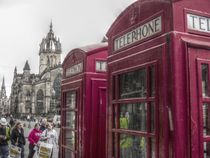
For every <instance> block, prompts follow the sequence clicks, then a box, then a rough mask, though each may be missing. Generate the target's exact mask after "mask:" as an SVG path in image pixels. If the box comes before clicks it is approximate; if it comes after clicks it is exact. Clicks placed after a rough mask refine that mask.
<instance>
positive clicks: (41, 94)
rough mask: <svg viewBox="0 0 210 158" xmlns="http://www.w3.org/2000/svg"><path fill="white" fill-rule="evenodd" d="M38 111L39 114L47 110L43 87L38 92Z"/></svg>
mask: <svg viewBox="0 0 210 158" xmlns="http://www.w3.org/2000/svg"><path fill="white" fill-rule="evenodd" d="M36 111H37V114H43V113H45V110H44V92H43V90H41V89H39V90H38V92H37V106H36Z"/></svg>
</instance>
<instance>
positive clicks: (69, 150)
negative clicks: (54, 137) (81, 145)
mask: <svg viewBox="0 0 210 158" xmlns="http://www.w3.org/2000/svg"><path fill="white" fill-rule="evenodd" d="M64 98H65V104H64V105H63V107H62V114H63V116H64V126H63V127H62V128H63V129H62V130H63V131H64V132H63V136H64V144H63V151H64V157H68V156H69V155H71V157H75V154H76V151H77V147H76V141H77V139H76V138H77V135H78V130H77V113H78V109H77V105H76V98H77V95H76V91H69V92H66V93H65V95H64Z"/></svg>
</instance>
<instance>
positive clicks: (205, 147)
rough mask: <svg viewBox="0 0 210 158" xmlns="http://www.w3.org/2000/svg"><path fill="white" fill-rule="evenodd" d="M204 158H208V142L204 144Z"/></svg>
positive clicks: (209, 157) (209, 146)
mask: <svg viewBox="0 0 210 158" xmlns="http://www.w3.org/2000/svg"><path fill="white" fill-rule="evenodd" d="M204 158H210V142H204Z"/></svg>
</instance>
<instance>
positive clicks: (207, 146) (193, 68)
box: [188, 47, 210, 158]
mask: <svg viewBox="0 0 210 158" xmlns="http://www.w3.org/2000/svg"><path fill="white" fill-rule="evenodd" d="M188 59H189V90H190V92H189V94H190V95H189V98H190V101H189V105H190V106H189V113H190V117H189V119H190V121H189V122H190V134H191V135H190V139H191V140H190V149H191V158H209V157H210V50H206V49H199V48H192V47H189V48H188Z"/></svg>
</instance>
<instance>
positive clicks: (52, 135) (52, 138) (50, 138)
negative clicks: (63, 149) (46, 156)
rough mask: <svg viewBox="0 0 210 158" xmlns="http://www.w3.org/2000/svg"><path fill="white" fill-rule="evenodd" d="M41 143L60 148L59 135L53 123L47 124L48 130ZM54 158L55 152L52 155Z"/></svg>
mask: <svg viewBox="0 0 210 158" xmlns="http://www.w3.org/2000/svg"><path fill="white" fill-rule="evenodd" d="M41 141H44V142H46V143H49V144H52V145H53V148H55V147H57V148H58V134H57V132H56V130H55V129H54V128H53V125H52V123H49V122H48V123H47V129H45V130H44V131H43V132H42V134H41ZM52 156H53V150H52V153H51V156H50V158H52Z"/></svg>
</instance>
